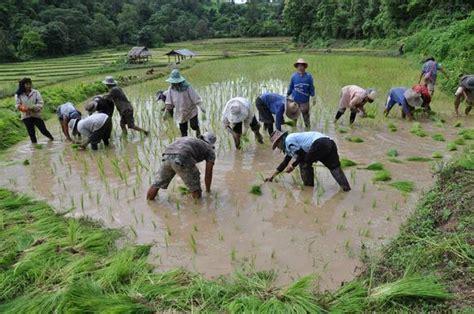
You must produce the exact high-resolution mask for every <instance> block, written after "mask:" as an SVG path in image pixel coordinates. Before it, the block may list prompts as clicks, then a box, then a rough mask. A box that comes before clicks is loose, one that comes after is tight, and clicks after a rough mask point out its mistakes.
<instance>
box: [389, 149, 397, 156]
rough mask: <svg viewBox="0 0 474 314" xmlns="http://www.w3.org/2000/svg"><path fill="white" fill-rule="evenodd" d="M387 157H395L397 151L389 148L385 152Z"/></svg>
mask: <svg viewBox="0 0 474 314" xmlns="http://www.w3.org/2000/svg"><path fill="white" fill-rule="evenodd" d="M387 156H388V157H397V156H398V151H397V150H396V149H395V148H390V149H389V150H388V152H387Z"/></svg>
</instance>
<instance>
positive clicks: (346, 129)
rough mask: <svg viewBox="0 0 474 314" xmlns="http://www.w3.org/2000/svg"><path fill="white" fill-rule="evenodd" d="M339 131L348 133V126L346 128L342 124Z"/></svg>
mask: <svg viewBox="0 0 474 314" xmlns="http://www.w3.org/2000/svg"><path fill="white" fill-rule="evenodd" d="M337 131H338V132H339V133H341V134H344V133H347V132H349V129H348V128H345V127H342V126H340V127H338V128H337Z"/></svg>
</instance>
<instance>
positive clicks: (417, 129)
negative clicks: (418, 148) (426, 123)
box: [410, 122, 428, 137]
mask: <svg viewBox="0 0 474 314" xmlns="http://www.w3.org/2000/svg"><path fill="white" fill-rule="evenodd" d="M410 133H412V134H414V135H416V136H419V137H425V136H427V135H428V134H427V133H426V131H425V130H423V127H422V126H421V124H420V123H419V122H414V123H413V126H412V128H411V129H410Z"/></svg>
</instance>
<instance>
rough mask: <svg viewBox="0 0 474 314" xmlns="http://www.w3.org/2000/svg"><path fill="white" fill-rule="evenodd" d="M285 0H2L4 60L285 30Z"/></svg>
mask: <svg viewBox="0 0 474 314" xmlns="http://www.w3.org/2000/svg"><path fill="white" fill-rule="evenodd" d="M282 11H283V1H276V3H275V2H274V3H269V1H264V0H257V1H256V0H254V1H249V3H247V4H242V5H237V4H234V3H232V2H230V3H229V2H227V1H215V0H2V1H0V62H1V61H12V60H15V59H28V58H31V57H40V56H54V55H65V54H71V53H79V52H83V51H86V50H88V49H91V48H96V47H107V46H115V45H117V44H126V45H145V46H150V47H153V46H159V45H161V44H162V43H163V42H173V41H183V40H191V39H199V38H208V37H231V36H232V37H241V36H248V37H257V36H259V37H261V36H278V35H283V34H284V33H283V26H282V21H281V16H282Z"/></svg>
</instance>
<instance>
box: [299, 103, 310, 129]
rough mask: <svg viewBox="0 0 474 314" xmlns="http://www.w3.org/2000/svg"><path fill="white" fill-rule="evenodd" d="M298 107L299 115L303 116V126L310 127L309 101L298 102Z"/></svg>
mask: <svg viewBox="0 0 474 314" xmlns="http://www.w3.org/2000/svg"><path fill="white" fill-rule="evenodd" d="M298 107H299V108H300V111H301V115H302V116H303V121H304V125H305V127H307V128H310V127H311V118H310V115H309V102H305V103H301V104H300V103H298Z"/></svg>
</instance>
